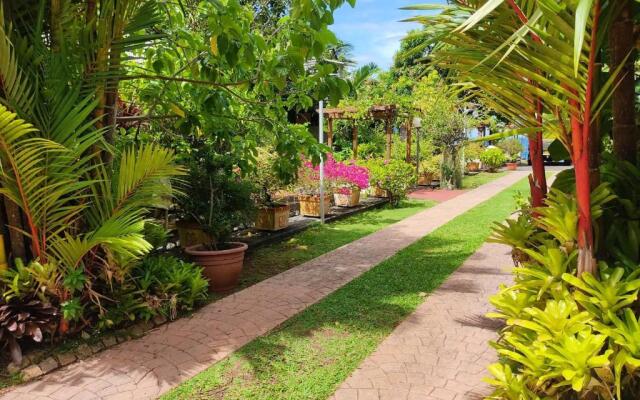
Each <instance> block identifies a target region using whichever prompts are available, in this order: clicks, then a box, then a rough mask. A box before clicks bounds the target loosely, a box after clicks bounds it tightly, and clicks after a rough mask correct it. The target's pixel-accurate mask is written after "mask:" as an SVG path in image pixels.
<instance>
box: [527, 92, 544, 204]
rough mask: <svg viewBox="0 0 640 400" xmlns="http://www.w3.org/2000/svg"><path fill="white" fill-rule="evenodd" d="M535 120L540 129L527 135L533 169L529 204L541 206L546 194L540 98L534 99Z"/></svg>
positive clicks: (530, 178)
mask: <svg viewBox="0 0 640 400" xmlns="http://www.w3.org/2000/svg"><path fill="white" fill-rule="evenodd" d="M536 120H537V121H538V126H539V127H540V130H539V131H538V132H536V133H534V134H533V135H529V158H530V159H531V167H532V171H533V172H532V174H531V176H529V186H530V187H531V205H532V206H534V207H542V206H544V199H545V197H546V196H547V177H546V172H545V168H544V159H543V158H542V150H543V147H542V102H541V101H540V99H537V101H536Z"/></svg>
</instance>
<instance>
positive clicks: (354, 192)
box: [333, 188, 360, 207]
mask: <svg viewBox="0 0 640 400" xmlns="http://www.w3.org/2000/svg"><path fill="white" fill-rule="evenodd" d="M333 201H334V202H335V203H336V205H337V206H339V207H355V206H357V205H358V204H360V188H355V189H350V191H349V193H347V194H343V193H334V194H333Z"/></svg>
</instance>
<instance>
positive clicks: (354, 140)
mask: <svg viewBox="0 0 640 400" xmlns="http://www.w3.org/2000/svg"><path fill="white" fill-rule="evenodd" d="M351 140H352V145H351V149H352V150H353V159H354V160H357V159H358V125H357V124H353V127H352V128H351Z"/></svg>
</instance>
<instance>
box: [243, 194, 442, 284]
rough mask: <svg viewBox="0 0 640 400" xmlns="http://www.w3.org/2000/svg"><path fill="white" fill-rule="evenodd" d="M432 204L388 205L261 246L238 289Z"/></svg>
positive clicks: (429, 202) (424, 202)
mask: <svg viewBox="0 0 640 400" xmlns="http://www.w3.org/2000/svg"><path fill="white" fill-rule="evenodd" d="M435 204H436V203H435V202H433V201H423V200H407V201H403V202H402V203H401V204H400V207H398V208H390V207H388V206H385V207H383V208H377V209H373V210H369V211H365V212H363V213H361V214H356V215H353V216H350V217H347V218H345V219H342V220H339V221H335V222H331V223H328V224H324V225H322V224H320V223H317V224H314V225H313V226H311V227H310V228H308V229H306V230H304V231H303V232H300V233H298V234H296V235H294V236H293V237H292V238H290V239H288V240H285V241H283V242H280V243H275V244H272V245H269V246H265V247H260V248H258V249H257V250H256V251H254V252H252V253H251V254H249V255H248V256H247V259H246V261H245V265H244V270H243V272H242V277H241V280H240V285H239V289H242V288H246V287H248V286H251V285H254V284H256V283H258V282H260V281H263V280H265V279H267V278H269V277H271V276H274V275H277V274H279V273H281V272H283V271H286V270H288V269H290V268H293V267H295V266H297V265H300V264H302V263H304V262H306V261H309V260H312V259H314V258H316V257H318V256H321V255H323V254H325V253H328V252H330V251H332V250H335V249H337V248H338V247H340V246H344V245H345V244H348V243H351V242H353V241H355V240H358V239H360V238H362V237H364V236H367V235H370V234H372V233H374V232H376V231H378V230H380V229H382V228H384V227H386V226H388V225H391V224H393V223H396V222H398V221H401V220H403V219H405V218H407V217H410V216H412V215H414V214H416V213H418V212H420V211H423V210H425V209H427V208H429V207H432V206H433V205H435Z"/></svg>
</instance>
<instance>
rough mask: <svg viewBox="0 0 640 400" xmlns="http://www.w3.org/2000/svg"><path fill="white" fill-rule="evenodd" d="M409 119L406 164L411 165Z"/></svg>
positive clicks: (410, 124)
mask: <svg viewBox="0 0 640 400" xmlns="http://www.w3.org/2000/svg"><path fill="white" fill-rule="evenodd" d="M411 129H412V123H411V118H409V119H408V120H407V162H408V163H411Z"/></svg>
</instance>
